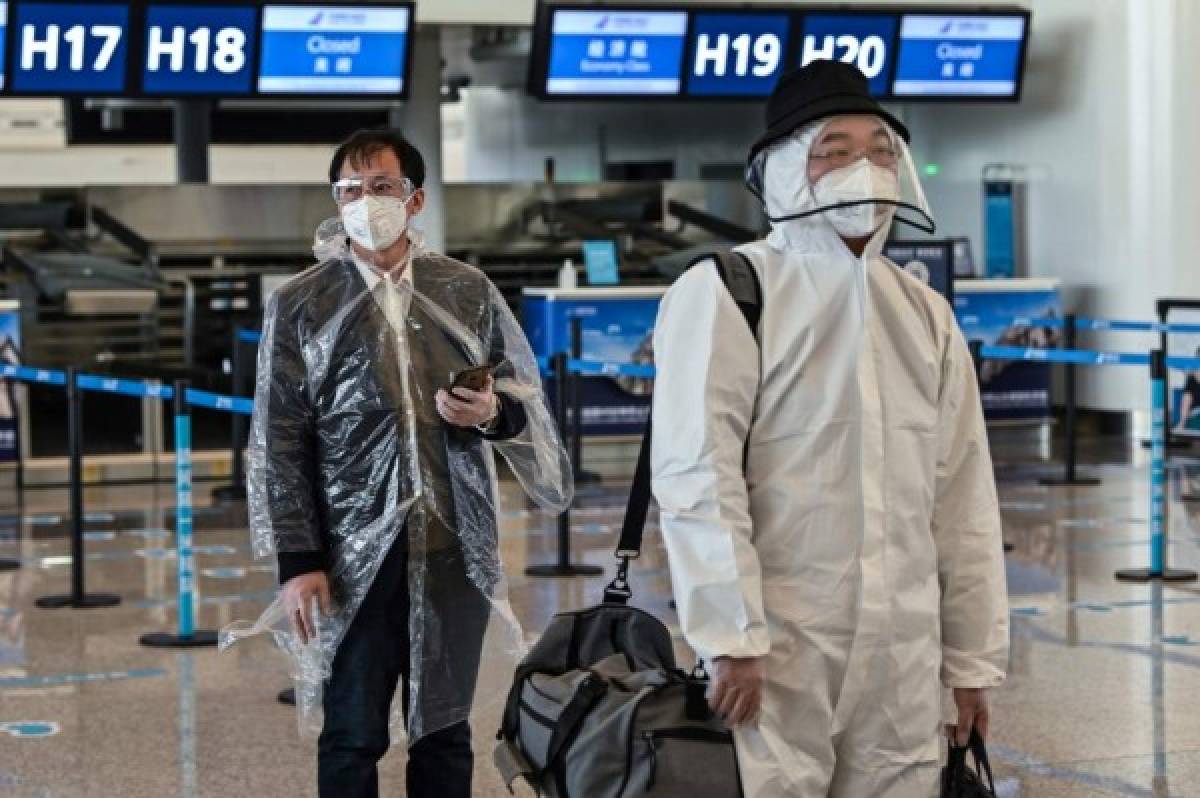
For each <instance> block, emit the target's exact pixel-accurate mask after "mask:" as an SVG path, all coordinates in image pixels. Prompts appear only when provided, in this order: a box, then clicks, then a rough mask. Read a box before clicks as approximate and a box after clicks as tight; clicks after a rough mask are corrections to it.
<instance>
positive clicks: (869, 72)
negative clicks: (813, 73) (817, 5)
mask: <svg viewBox="0 0 1200 798" xmlns="http://www.w3.org/2000/svg"><path fill="white" fill-rule="evenodd" d="M896 27H897V22H896V15H894V14H874V15H864V14H820V13H807V14H805V15H804V34H803V35H802V36H801V38H800V66H807V65H808V64H811V63H812V62H813V61H822V60H825V61H844V62H846V63H847V64H853V65H855V66H856V67H858V68H859V70H860V71H861V72H862V73H863V74H864V75H866V76H867V80H868V81H869V83H870V89H871V94H873V95H875V96H878V97H881V96H884V95H886V94H887V93H888V89H889V88H890V85H889V82H890V80H891V75H892V62H893V59H894V54H893V52H892V50H893V48H894V47H895V42H896Z"/></svg>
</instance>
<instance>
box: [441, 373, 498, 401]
mask: <svg viewBox="0 0 1200 798" xmlns="http://www.w3.org/2000/svg"><path fill="white" fill-rule="evenodd" d="M491 376H492V367H491V366H476V367H475V368H469V369H463V370H462V371H460V372H457V373H456V374H454V376H453V377H452V378H451V380H450V387H449V388H448V389H447V390H448V392H449V393H451V394H455V391H454V389H455V388H466V389H467V390H468V391H475V392H476V393H479V392H480V391H482V390H484V389H485V388H487V384H488V378H490V377H491ZM455 395H457V394H455Z"/></svg>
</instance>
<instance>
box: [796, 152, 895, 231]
mask: <svg viewBox="0 0 1200 798" xmlns="http://www.w3.org/2000/svg"><path fill="white" fill-rule="evenodd" d="M813 197H814V199H816V201H817V205H818V206H830V205H837V204H839V203H843V202H861V203H863V204H861V205H849V206H847V207H844V208H829V210H826V211H824V212H823V215H824V216H825V218H826V219H827V220H828V221H829V223H830V224H831V225H833V229H835V230H837V231H838V233H839V234H841V235H843V236H845V237H846V238H865V237H866V236H869V235H871V234H872V233H874V232H875V231H876V230H878V229H879V228H880V227H881V226H883V224H884V223H885V222H886V221H887V220H888V218H889V216H890V215H891V214H892V212H893V211H894V210H895V206H893V205H888V204H881V203H878V202H871V200H885V201H886V200H890V201H891V202H896V201H898V200H899V199H900V181H899V180H898V179H897V177H896V173H895V172H893V171H892V170H891V169H886V168H884V167H882V166H876V165H875V164H873V163H871V162H870V161H869V160H868V159H866V158H860V159H859V160H858V161H855V162H854V163H852V164H850V165H849V166H844V167H842V168H841V169H835V170H833V171H832V172H830V173H829V174H827V175H825V176H824V177H822V178H821V179H820V180H818V181H817V184H816V185H815V186H813Z"/></svg>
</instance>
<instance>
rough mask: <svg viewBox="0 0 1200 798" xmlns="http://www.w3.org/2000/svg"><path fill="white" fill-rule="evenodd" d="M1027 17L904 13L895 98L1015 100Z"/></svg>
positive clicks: (894, 86)
mask: <svg viewBox="0 0 1200 798" xmlns="http://www.w3.org/2000/svg"><path fill="white" fill-rule="evenodd" d="M1025 22H1026V18H1025V17H1024V16H1018V15H1008V16H961V17H954V16H931V15H924V14H905V15H904V16H903V18H902V19H901V22H900V52H899V54H898V56H897V59H896V80H895V83H894V85H893V86H892V94H894V95H895V96H897V97H920V96H927V97H928V96H943V97H991V98H997V97H1015V96H1016V94H1017V87H1018V85H1019V82H1020V76H1021V53H1022V46H1023V43H1024V40H1025V33H1026V31H1025Z"/></svg>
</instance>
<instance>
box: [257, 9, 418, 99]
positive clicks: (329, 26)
mask: <svg viewBox="0 0 1200 798" xmlns="http://www.w3.org/2000/svg"><path fill="white" fill-rule="evenodd" d="M409 17H410V14H409V9H408V8H407V7H393V8H388V7H385V6H332V5H331V6H286V5H269V6H266V8H264V9H263V23H262V27H263V30H262V65H261V66H260V68H259V73H258V90H259V92H261V93H263V94H401V93H403V91H404V78H405V75H404V70H405V65H406V64H407V58H408V52H407V49H408V46H409V42H408V33H409V28H410V23H411V21H412V20H411V19H410V18H409Z"/></svg>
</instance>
